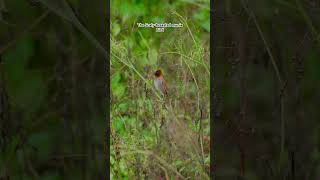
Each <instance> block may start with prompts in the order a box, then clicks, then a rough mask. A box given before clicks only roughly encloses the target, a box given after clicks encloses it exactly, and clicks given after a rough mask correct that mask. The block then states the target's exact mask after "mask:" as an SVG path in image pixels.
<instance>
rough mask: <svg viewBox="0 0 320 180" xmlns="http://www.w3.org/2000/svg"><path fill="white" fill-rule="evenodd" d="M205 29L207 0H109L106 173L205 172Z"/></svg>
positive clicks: (179, 175)
mask: <svg viewBox="0 0 320 180" xmlns="http://www.w3.org/2000/svg"><path fill="white" fill-rule="evenodd" d="M150 22H153V23H180V22H181V23H183V25H184V27H183V28H166V29H165V31H164V32H161V33H159V32H156V30H155V29H152V28H138V27H137V25H136V23H150ZM209 31H210V19H209V1H182V0H181V1H180V0H179V1H171V2H170V1H161V2H160V1H150V0H142V1H131V0H126V1H121V2H120V1H111V40H110V41H111V42H110V43H111V91H112V93H111V111H110V114H111V140H110V141H111V159H110V161H111V172H110V176H111V178H113V179H122V178H123V179H142V178H147V179H159V178H166V179H185V178H191V179H195V178H199V179H209V165H210V155H209V153H210V149H209V138H208V137H209V133H210V125H209V122H210V121H209V119H210V113H209V105H210V101H209V99H210V96H209V94H210V93H209V87H210V79H209V78H208V77H210V62H209V58H210V56H209V47H210V46H209V45H210V43H209V40H210V38H209ZM158 68H160V69H161V70H162V71H163V73H164V78H165V79H166V81H167V83H168V86H169V96H168V97H165V98H162V97H161V96H160V94H159V93H158V92H157V91H155V89H154V88H153V79H154V72H155V71H156V70H157V69H158Z"/></svg>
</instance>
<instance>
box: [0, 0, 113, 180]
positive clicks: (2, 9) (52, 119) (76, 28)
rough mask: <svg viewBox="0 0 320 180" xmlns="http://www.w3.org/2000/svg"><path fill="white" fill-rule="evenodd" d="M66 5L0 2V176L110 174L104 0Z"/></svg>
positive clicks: (46, 179) (58, 1) (47, 179)
mask: <svg viewBox="0 0 320 180" xmlns="http://www.w3.org/2000/svg"><path fill="white" fill-rule="evenodd" d="M65 2H66V1H62V0H43V1H40V2H38V1H35V0H33V1H31V0H30V1H29V0H28V1H27V0H26V1H25V0H0V13H1V14H0V44H1V45H0V54H1V64H0V179H13V180H15V179H23V180H28V179H43V180H55V179H104V178H105V177H106V175H107V173H106V168H105V167H106V166H107V163H106V160H105V159H106V158H105V149H106V147H105V143H104V142H105V130H106V108H105V107H106V99H105V98H104V97H106V94H105V92H106V87H107V86H106V69H107V66H106V65H105V64H106V59H107V58H106V57H103V56H102V55H103V54H102V53H100V51H97V48H99V47H97V44H98V43H96V42H95V39H99V41H100V42H101V44H106V43H107V42H106V38H105V37H106V14H107V8H106V3H107V2H105V1H70V5H71V6H72V7H73V9H74V12H75V13H76V14H77V16H78V18H76V16H74V14H73V11H72V10H71V9H70V8H69V6H68V5H67V4H66V3H65ZM77 20H79V21H81V22H82V24H83V25H84V26H86V27H87V28H88V31H89V32H91V33H87V34H84V32H85V31H86V28H84V27H83V26H81V25H80V23H79V21H77ZM91 34H92V35H93V36H91ZM88 38H91V39H88ZM94 43H96V44H94Z"/></svg>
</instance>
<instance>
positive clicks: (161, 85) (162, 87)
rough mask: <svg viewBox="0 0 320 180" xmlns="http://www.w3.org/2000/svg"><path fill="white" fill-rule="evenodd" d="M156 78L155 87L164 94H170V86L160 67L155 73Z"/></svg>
mask: <svg viewBox="0 0 320 180" xmlns="http://www.w3.org/2000/svg"><path fill="white" fill-rule="evenodd" d="M154 75H155V77H156V78H155V79H154V86H155V88H156V89H157V90H158V91H160V93H161V95H162V96H165V95H168V86H167V83H166V81H165V80H164V78H163V75H162V72H161V70H160V69H158V70H157V71H156V72H155V73H154Z"/></svg>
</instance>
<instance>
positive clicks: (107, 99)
mask: <svg viewBox="0 0 320 180" xmlns="http://www.w3.org/2000/svg"><path fill="white" fill-rule="evenodd" d="M106 22H107V23H106V24H107V34H106V42H107V43H106V50H107V52H108V58H107V63H106V66H107V67H106V70H107V74H106V75H107V82H106V91H107V94H106V95H107V98H106V103H107V114H106V120H107V128H106V141H107V143H106V146H107V153H106V156H107V158H106V161H107V163H106V166H107V172H106V173H107V179H110V132H111V131H110V0H107V21H106Z"/></svg>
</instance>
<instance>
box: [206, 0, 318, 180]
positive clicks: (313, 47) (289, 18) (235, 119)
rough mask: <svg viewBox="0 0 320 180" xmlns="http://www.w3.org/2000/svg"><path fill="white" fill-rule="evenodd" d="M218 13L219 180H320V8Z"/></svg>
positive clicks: (218, 4) (278, 5)
mask: <svg viewBox="0 0 320 180" xmlns="http://www.w3.org/2000/svg"><path fill="white" fill-rule="evenodd" d="M213 12H214V18H213V29H212V31H213V34H214V35H213V40H214V44H213V45H212V48H213V53H214V54H213V55H212V56H211V57H213V60H214V67H211V68H212V72H213V73H214V77H215V81H214V82H213V85H214V87H215V92H214V94H215V97H214V98H215V106H214V107H215V108H214V110H215V113H214V126H213V127H212V129H213V130H214V140H215V141H213V143H214V162H213V164H214V168H215V170H214V174H215V177H216V179H235V178H237V177H238V179H252V180H253V179H319V177H320V169H319V167H320V164H319V162H320V161H319V160H320V151H319V143H320V141H319V138H320V136H319V135H320V134H319V132H320V131H319V130H320V129H319V125H320V124H319V123H320V121H319V119H320V112H319V111H318V108H319V98H320V94H319V92H320V91H319V90H320V89H319V80H320V79H319V77H320V68H319V67H320V66H319V65H320V61H319V56H320V52H319V32H320V13H319V12H320V4H319V2H318V1H313V0H295V1H286V0H285V1H283V0H262V1H253V0H241V1H233V0H226V1H215V2H214V11H213Z"/></svg>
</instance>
